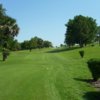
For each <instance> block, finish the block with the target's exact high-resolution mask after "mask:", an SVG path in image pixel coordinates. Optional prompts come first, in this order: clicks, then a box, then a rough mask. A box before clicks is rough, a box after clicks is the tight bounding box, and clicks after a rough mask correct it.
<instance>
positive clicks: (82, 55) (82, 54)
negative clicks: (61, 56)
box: [79, 50, 84, 58]
mask: <svg viewBox="0 0 100 100" xmlns="http://www.w3.org/2000/svg"><path fill="white" fill-rule="evenodd" d="M79 54H80V56H81V57H82V58H83V57H84V51H83V50H81V51H79Z"/></svg>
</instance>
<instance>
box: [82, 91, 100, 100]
mask: <svg viewBox="0 0 100 100" xmlns="http://www.w3.org/2000/svg"><path fill="white" fill-rule="evenodd" d="M83 98H84V99H85V100H100V92H87V93H85V94H84V96H83Z"/></svg>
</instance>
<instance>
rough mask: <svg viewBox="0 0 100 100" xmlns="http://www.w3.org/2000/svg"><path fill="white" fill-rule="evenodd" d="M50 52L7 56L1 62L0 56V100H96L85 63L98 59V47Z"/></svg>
mask: <svg viewBox="0 0 100 100" xmlns="http://www.w3.org/2000/svg"><path fill="white" fill-rule="evenodd" d="M52 50H53V49H36V50H33V51H32V52H29V51H16V52H11V54H10V56H9V57H8V59H7V61H5V62H3V61H2V57H1V54H0V59H1V60H0V100H100V93H99V91H98V90H97V89H96V88H94V87H93V86H92V85H91V84H90V83H88V82H87V81H88V80H89V79H92V76H91V73H90V71H89V69H88V67H87V63H86V62H87V61H88V59H90V58H100V47H98V46H94V47H85V48H82V49H75V50H68V51H65V50H62V51H61V50H60V52H58V51H59V50H58V51H57V50H56V51H55V52H50V51H52ZM80 50H84V51H85V55H84V58H81V57H80V55H79V51H80Z"/></svg>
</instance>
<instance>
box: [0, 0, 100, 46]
mask: <svg viewBox="0 0 100 100" xmlns="http://www.w3.org/2000/svg"><path fill="white" fill-rule="evenodd" d="M0 4H3V7H4V8H6V13H7V15H9V16H11V17H13V18H15V19H16V20H17V24H18V26H19V27H20V31H19V34H18V36H17V37H16V39H17V40H18V41H19V42H23V41H24V40H29V39H31V38H32V37H34V36H38V37H40V38H42V39H44V40H49V41H51V42H52V43H53V45H54V46H59V45H60V44H63V43H64V39H65V32H66V27H65V24H66V23H67V22H68V21H69V19H73V18H74V16H76V15H83V16H89V17H92V18H94V19H96V22H97V24H98V25H100V13H99V12H100V0H0Z"/></svg>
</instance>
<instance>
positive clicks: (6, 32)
mask: <svg viewBox="0 0 100 100" xmlns="http://www.w3.org/2000/svg"><path fill="white" fill-rule="evenodd" d="M5 11H6V10H5V9H4V8H3V7H2V5H1V4H0V45H2V46H3V47H6V48H7V43H8V41H9V39H11V38H14V37H15V36H17V34H18V32H19V27H18V25H17V23H16V20H15V19H14V18H12V17H9V16H7V15H6V13H5Z"/></svg>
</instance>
